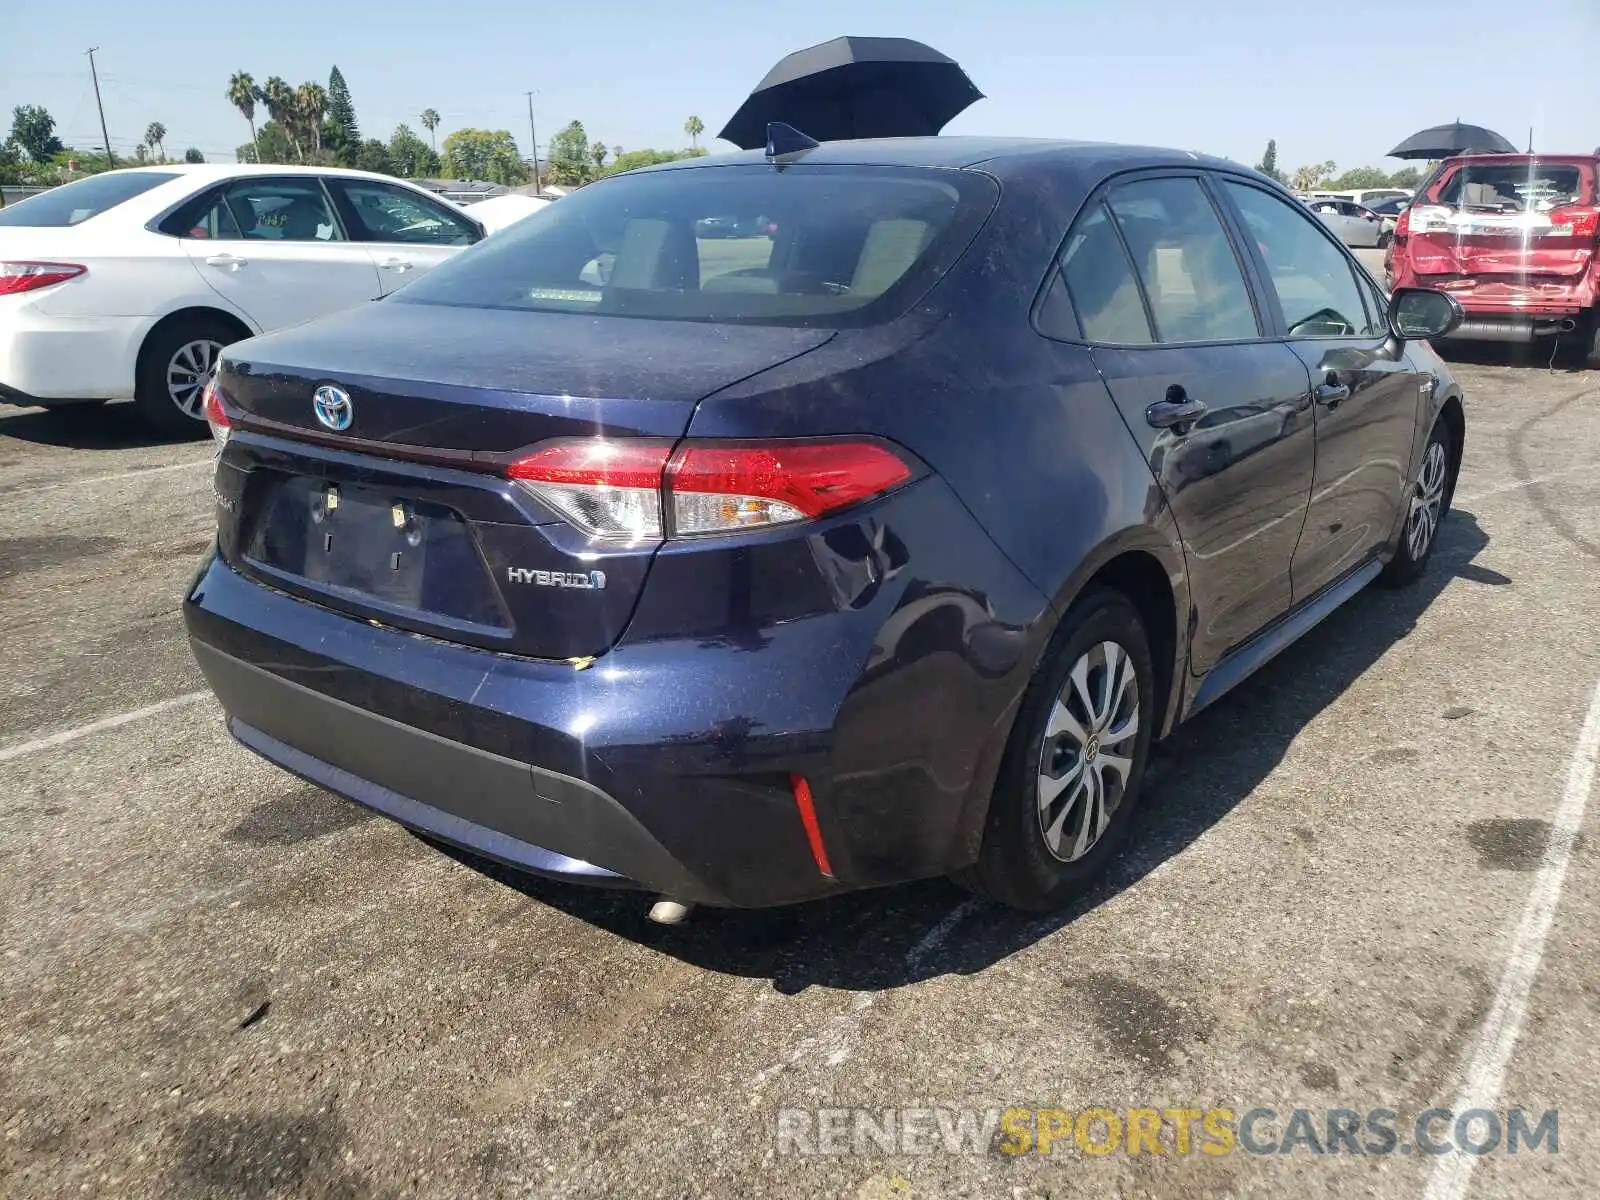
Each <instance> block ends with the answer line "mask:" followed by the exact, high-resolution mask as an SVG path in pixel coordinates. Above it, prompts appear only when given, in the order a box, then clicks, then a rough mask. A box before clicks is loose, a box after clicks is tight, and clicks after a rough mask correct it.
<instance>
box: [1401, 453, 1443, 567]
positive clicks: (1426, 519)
mask: <svg viewBox="0 0 1600 1200" xmlns="http://www.w3.org/2000/svg"><path fill="white" fill-rule="evenodd" d="M1448 467H1449V455H1448V454H1447V453H1446V452H1445V448H1444V443H1443V442H1441V441H1431V442H1429V443H1428V448H1427V450H1425V451H1424V452H1423V455H1422V467H1421V469H1420V470H1419V471H1418V472H1417V486H1416V488H1415V490H1414V491H1413V494H1412V497H1411V515H1410V517H1409V518H1407V521H1406V550H1407V551H1408V552H1409V553H1410V555H1411V561H1412V562H1421V561H1422V559H1423V557H1424V556H1425V555H1426V554H1427V553H1428V547H1429V546H1431V545H1432V544H1433V535H1434V533H1435V532H1436V531H1437V530H1438V528H1439V513H1440V510H1441V509H1442V508H1443V506H1444V483H1445V478H1446V476H1447V475H1448V474H1449V471H1448Z"/></svg>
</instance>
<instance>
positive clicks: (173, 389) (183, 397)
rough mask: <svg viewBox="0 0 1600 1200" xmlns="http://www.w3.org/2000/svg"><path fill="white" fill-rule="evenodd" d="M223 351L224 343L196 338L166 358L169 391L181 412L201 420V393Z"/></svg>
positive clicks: (168, 393)
mask: <svg viewBox="0 0 1600 1200" xmlns="http://www.w3.org/2000/svg"><path fill="white" fill-rule="evenodd" d="M220 353H222V343H221V342H215V341H212V340H211V339H210V338H196V339H195V340H194V341H192V342H185V343H184V344H183V345H181V346H179V347H178V349H177V350H176V351H175V352H174V353H173V355H172V357H171V358H170V359H168V360H167V395H168V396H170V397H172V402H173V403H174V404H176V405H177V406H178V409H179V411H180V412H182V413H184V414H185V415H187V416H191V417H194V418H195V419H196V420H198V419H199V418H200V416H201V413H200V400H201V393H202V391H203V390H204V389H205V385H206V380H207V379H208V378H210V376H211V368H212V367H213V366H215V365H216V361H217V355H218V354H220Z"/></svg>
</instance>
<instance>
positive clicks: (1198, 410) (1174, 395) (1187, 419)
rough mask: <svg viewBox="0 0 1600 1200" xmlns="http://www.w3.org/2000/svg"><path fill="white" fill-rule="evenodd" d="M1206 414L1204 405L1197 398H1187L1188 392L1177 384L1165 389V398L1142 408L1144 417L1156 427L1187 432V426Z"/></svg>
mask: <svg viewBox="0 0 1600 1200" xmlns="http://www.w3.org/2000/svg"><path fill="white" fill-rule="evenodd" d="M1205 415H1206V406H1205V404H1204V403H1202V402H1201V401H1199V400H1191V399H1189V393H1187V392H1186V391H1184V390H1183V388H1182V387H1181V386H1180V385H1178V384H1176V383H1175V384H1173V385H1172V386H1171V387H1169V388H1168V389H1167V398H1166V399H1165V400H1158V401H1156V402H1155V403H1154V404H1152V405H1151V406H1150V407H1149V408H1147V409H1145V410H1144V419H1145V420H1146V421H1148V422H1149V423H1150V424H1151V425H1153V426H1154V427H1155V428H1157V429H1171V430H1173V431H1174V432H1175V433H1187V432H1188V431H1189V427H1190V426H1191V425H1193V424H1194V423H1195V422H1196V421H1198V420H1199V419H1200V418H1201V417H1203V416H1205Z"/></svg>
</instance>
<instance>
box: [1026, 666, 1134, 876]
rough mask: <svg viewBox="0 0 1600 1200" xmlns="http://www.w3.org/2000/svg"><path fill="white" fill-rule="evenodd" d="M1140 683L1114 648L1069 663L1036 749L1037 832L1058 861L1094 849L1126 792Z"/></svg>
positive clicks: (1131, 771) (1130, 767)
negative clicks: (1040, 744) (1037, 750)
mask: <svg viewBox="0 0 1600 1200" xmlns="http://www.w3.org/2000/svg"><path fill="white" fill-rule="evenodd" d="M1139 710H1140V698H1139V679H1138V675H1137V674H1136V672H1135V671H1134V667H1133V659H1132V658H1131V657H1130V656H1129V655H1128V652H1127V651H1126V650H1124V649H1123V648H1122V647H1121V646H1119V645H1118V644H1117V643H1116V642H1101V643H1099V644H1098V645H1095V646H1092V647H1090V648H1089V649H1088V650H1086V651H1084V653H1083V654H1082V655H1080V656H1079V657H1078V660H1077V661H1076V662H1074V663H1073V664H1072V670H1071V671H1069V672H1068V673H1067V679H1066V682H1065V683H1064V684H1063V685H1062V687H1061V693H1060V695H1058V696H1057V697H1056V702H1055V705H1054V706H1053V707H1052V708H1051V710H1050V720H1049V723H1048V724H1047V725H1046V726H1045V732H1044V741H1043V745H1042V746H1041V747H1040V751H1039V773H1038V802H1039V831H1040V833H1041V834H1043V836H1044V843H1045V847H1046V848H1047V849H1048V850H1049V851H1050V853H1051V854H1052V855H1053V856H1055V857H1056V858H1058V859H1060V860H1061V861H1062V862H1076V861H1077V860H1078V859H1080V858H1082V857H1083V856H1084V855H1086V854H1088V853H1089V852H1090V851H1091V850H1093V849H1094V848H1095V846H1096V845H1097V844H1099V841H1100V839H1101V837H1103V836H1104V835H1105V831H1106V828H1107V827H1108V826H1109V825H1110V823H1111V816H1112V814H1113V813H1115V812H1116V810H1117V807H1118V805H1120V804H1121V803H1122V799H1123V797H1124V796H1125V795H1126V794H1127V791H1128V781H1129V778H1130V776H1131V775H1132V773H1133V755H1134V750H1135V746H1136V744H1137V741H1138V735H1139V719H1140V711H1139Z"/></svg>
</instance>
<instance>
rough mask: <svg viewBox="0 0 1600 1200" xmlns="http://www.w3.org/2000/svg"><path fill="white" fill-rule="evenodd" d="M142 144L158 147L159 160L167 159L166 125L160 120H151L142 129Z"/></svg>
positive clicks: (164, 160)
mask: <svg viewBox="0 0 1600 1200" xmlns="http://www.w3.org/2000/svg"><path fill="white" fill-rule="evenodd" d="M144 144H145V145H147V146H150V147H152V148H159V149H160V151H161V161H162V162H166V161H167V127H166V126H165V125H163V124H162V123H161V122H160V121H151V122H150V124H148V125H146V126H145V129H144Z"/></svg>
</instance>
